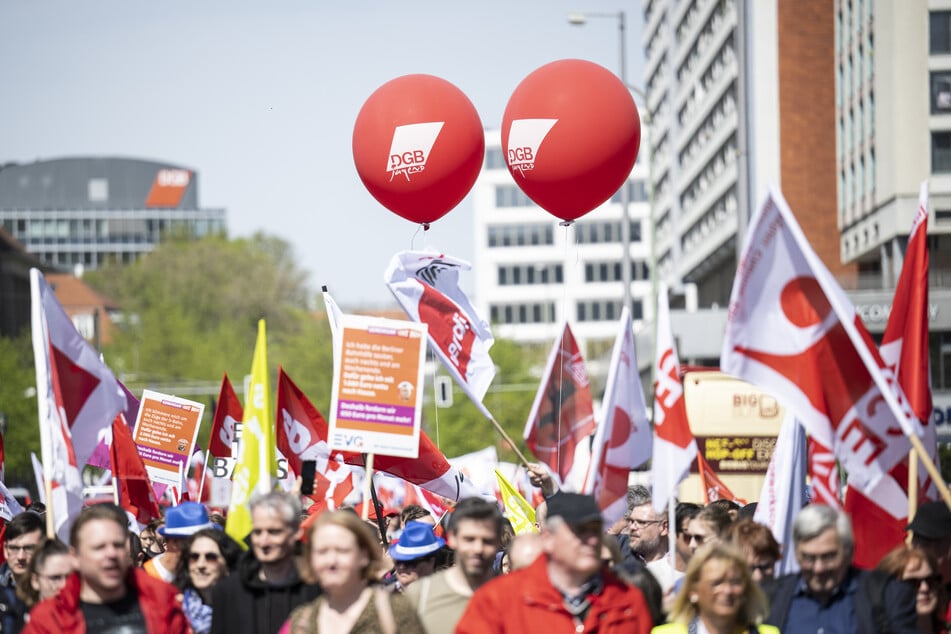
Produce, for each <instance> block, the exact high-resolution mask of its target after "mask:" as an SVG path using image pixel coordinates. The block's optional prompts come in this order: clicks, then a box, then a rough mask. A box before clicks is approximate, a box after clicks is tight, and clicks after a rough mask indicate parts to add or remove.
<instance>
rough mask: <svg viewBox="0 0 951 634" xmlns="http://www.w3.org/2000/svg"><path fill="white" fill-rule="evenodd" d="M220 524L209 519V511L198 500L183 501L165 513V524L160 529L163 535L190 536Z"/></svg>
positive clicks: (160, 533)
mask: <svg viewBox="0 0 951 634" xmlns="http://www.w3.org/2000/svg"><path fill="white" fill-rule="evenodd" d="M217 526H218V525H217V524H215V523H214V522H212V521H210V520H209V519H208V511H206V510H205V507H204V506H203V505H201V504H199V503H198V502H182V503H181V504H179V505H178V506H173V507H172V508H170V509H169V510H168V512H167V513H165V526H161V527H159V529H158V532H159V535H161V536H162V537H190V536H192V535H194V534H195V533H197V532H198V531H200V530H201V529H203V528H215V527H217Z"/></svg>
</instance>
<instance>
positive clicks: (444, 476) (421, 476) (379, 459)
mask: <svg viewBox="0 0 951 634" xmlns="http://www.w3.org/2000/svg"><path fill="white" fill-rule="evenodd" d="M343 456H344V460H345V461H346V462H347V464H349V465H354V466H359V467H362V466H364V463H363V456H362V455H361V454H358V453H353V452H343ZM373 468H374V470H378V471H383V472H385V473H388V474H390V475H392V476H396V477H397V478H402V479H403V480H406V481H407V482H409V483H411V484H416V485H418V486H420V487H421V488H423V489H426V490H427V491H430V492H432V493H435V494H437V495H441V496H442V497H444V498H448V499H450V500H453V501H457V502H458V501H459V500H461V499H462V498H468V497H481V495H482V492H481V491H479V490H478V489H476V488H475V487H474V486H472V484H471V483H470V482H469V480H468V479H467V478H466V477H465V476H464V475H463V474H462V472H460V471H459V470H458V469H456V468H455V467H453V466H452V465H450V464H449V461H448V460H446V456H444V455H443V453H442V452H441V451H439V448H437V447H436V445H434V444H433V441H432V440H430V439H429V436H427V435H426V433H425V432H423V431H420V432H419V457H418V458H416V459H412V458H401V457H399V456H382V455H378V456H374V458H373Z"/></svg>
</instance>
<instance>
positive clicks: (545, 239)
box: [488, 220, 642, 248]
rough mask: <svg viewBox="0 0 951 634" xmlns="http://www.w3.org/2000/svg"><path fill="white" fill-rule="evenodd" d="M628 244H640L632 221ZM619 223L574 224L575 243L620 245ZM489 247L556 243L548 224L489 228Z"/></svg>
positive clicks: (637, 222) (638, 225)
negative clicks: (615, 243) (613, 243)
mask: <svg viewBox="0 0 951 634" xmlns="http://www.w3.org/2000/svg"><path fill="white" fill-rule="evenodd" d="M630 227H631V228H630V232H631V233H630V239H631V242H640V241H641V235H642V234H641V221H640V220H632V221H631V225H630ZM621 228H622V227H621V221H620V220H615V221H604V222H576V223H575V224H574V230H575V240H576V241H577V242H578V244H606V243H612V242H621V241H622V236H621ZM488 240H489V248H498V247H524V246H550V245H552V244H554V243H555V231H554V227H553V226H552V225H550V224H539V223H536V224H525V225H489V227H488Z"/></svg>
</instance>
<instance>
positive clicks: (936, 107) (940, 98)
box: [931, 71, 951, 114]
mask: <svg viewBox="0 0 951 634" xmlns="http://www.w3.org/2000/svg"><path fill="white" fill-rule="evenodd" d="M948 112H951V71H935V72H933V73H931V114H945V113H948Z"/></svg>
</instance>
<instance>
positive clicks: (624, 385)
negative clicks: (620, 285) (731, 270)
mask: <svg viewBox="0 0 951 634" xmlns="http://www.w3.org/2000/svg"><path fill="white" fill-rule="evenodd" d="M601 412H602V414H601V423H600V424H599V425H598V429H597V431H596V432H595V434H594V442H593V443H592V444H591V462H590V464H589V466H588V473H587V475H586V476H585V481H584V484H583V486H582V488H581V492H582V493H588V494H590V495H593V496H594V497H595V499H596V500H597V501H598V506H599V507H600V508H601V515H602V517H603V519H604V525H605V526H610V525H612V524H614V522H616V521H617V520H619V519H621V517H623V516H624V514H625V513H626V512H627V484H628V478H629V476H630V473H631V470H632V469H636V468H637V467H639V466H640V465H642V464H644V462H646V461H647V459H648V458H650V456H651V446H652V442H651V441H652V438H651V426H650V422H648V420H647V405H646V404H645V402H644V391H643V389H642V387H641V379H640V375H639V373H638V369H637V355H636V352H635V350H634V330H633V328H632V324H631V313H630V311H628V309H627V307H626V306H625V307H624V309H623V310H622V312H621V323H620V329H619V332H618V335H617V337H616V338H615V340H614V350H613V351H612V352H611V366H610V368H609V369H608V379H607V384H606V386H605V389H604V399H603V401H602V405H601ZM526 497H528V496H526Z"/></svg>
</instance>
